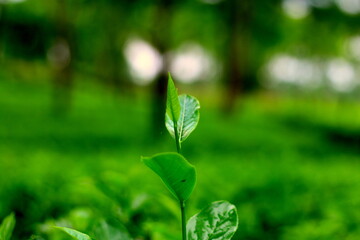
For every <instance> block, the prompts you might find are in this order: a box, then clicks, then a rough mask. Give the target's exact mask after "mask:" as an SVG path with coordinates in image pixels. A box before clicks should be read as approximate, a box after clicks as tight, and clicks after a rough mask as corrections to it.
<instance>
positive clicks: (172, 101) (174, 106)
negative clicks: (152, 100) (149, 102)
mask: <svg viewBox="0 0 360 240" xmlns="http://www.w3.org/2000/svg"><path fill="white" fill-rule="evenodd" d="M166 116H168V117H169V118H170V120H172V121H175V122H177V121H178V120H179V117H180V102H179V98H178V94H177V90H176V88H175V84H174V81H173V80H172V78H171V75H170V73H169V79H168V87H167V100H166Z"/></svg>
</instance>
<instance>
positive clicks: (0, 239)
mask: <svg viewBox="0 0 360 240" xmlns="http://www.w3.org/2000/svg"><path fill="white" fill-rule="evenodd" d="M15 222H16V221H15V216H14V213H11V214H10V215H9V216H7V217H6V218H5V219H4V220H3V222H2V223H1V225H0V240H10V238H11V235H12V232H13V230H14V227H15Z"/></svg>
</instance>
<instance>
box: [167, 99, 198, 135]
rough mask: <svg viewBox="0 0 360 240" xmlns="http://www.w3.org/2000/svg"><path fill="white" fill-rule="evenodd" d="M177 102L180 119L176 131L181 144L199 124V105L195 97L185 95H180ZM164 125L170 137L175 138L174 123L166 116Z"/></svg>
mask: <svg viewBox="0 0 360 240" xmlns="http://www.w3.org/2000/svg"><path fill="white" fill-rule="evenodd" d="M179 101H180V106H181V109H180V117H179V120H178V121H177V130H178V134H179V141H180V142H183V141H185V139H186V138H187V137H188V136H189V135H190V133H192V131H194V130H195V128H196V126H197V124H198V122H199V118H200V113H199V109H200V103H199V101H198V100H197V99H196V98H195V97H193V96H190V95H186V94H183V95H180V96H179ZM165 124H166V128H167V130H168V131H169V133H170V135H171V136H172V137H173V138H175V132H174V122H173V121H172V120H171V119H170V117H169V116H168V114H166V119H165Z"/></svg>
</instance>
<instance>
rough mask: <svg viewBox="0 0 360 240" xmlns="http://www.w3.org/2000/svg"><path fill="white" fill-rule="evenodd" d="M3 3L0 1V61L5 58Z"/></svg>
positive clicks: (4, 9)
mask: <svg viewBox="0 0 360 240" xmlns="http://www.w3.org/2000/svg"><path fill="white" fill-rule="evenodd" d="M5 11H6V8H5V4H1V3H0V63H1V62H4V60H5V33H6V19H5V18H6V16H5Z"/></svg>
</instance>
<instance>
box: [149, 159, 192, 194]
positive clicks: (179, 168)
mask: <svg viewBox="0 0 360 240" xmlns="http://www.w3.org/2000/svg"><path fill="white" fill-rule="evenodd" d="M142 161H143V162H144V163H145V165H146V166H148V167H149V168H150V169H151V170H153V171H154V172H155V173H156V174H157V175H159V177H160V178H161V179H162V181H163V182H164V183H165V185H166V186H167V188H168V189H169V190H170V192H171V193H172V194H174V196H175V197H176V198H177V199H179V200H180V201H185V200H187V199H188V198H189V197H190V195H191V193H192V191H193V190H194V187H195V183H196V172H195V167H194V166H193V165H191V164H190V163H189V162H188V161H187V160H186V159H185V158H184V157H183V156H181V155H180V154H177V153H160V154H157V155H154V156H153V157H148V158H142Z"/></svg>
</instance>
